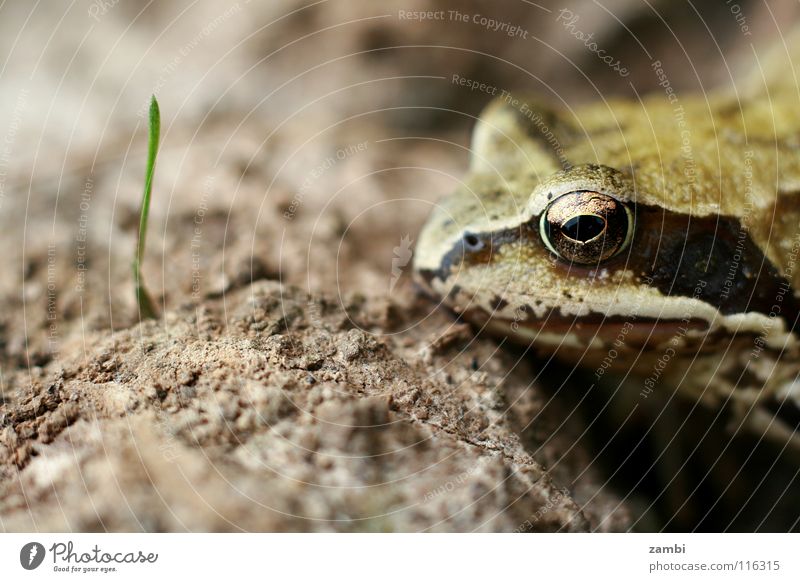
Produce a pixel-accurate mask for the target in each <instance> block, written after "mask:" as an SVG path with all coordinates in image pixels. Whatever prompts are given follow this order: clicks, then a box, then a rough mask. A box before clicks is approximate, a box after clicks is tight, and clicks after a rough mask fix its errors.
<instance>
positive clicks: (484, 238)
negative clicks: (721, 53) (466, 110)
mask: <svg viewBox="0 0 800 582" xmlns="http://www.w3.org/2000/svg"><path fill="white" fill-rule="evenodd" d="M773 69H774V71H773V72H772V73H771V74H772V77H771V80H770V78H768V79H767V80H766V81H765V80H764V77H756V78H755V79H754V81H753V82H751V83H749V84H748V87H747V88H746V90H743V91H740V92H738V93H732V92H728V93H722V92H719V93H714V94H701V95H689V94H680V93H672V92H670V93H660V94H653V95H651V96H648V97H643V98H642V99H641V101H621V100H616V101H614V100H608V101H600V102H597V103H593V104H588V105H585V106H582V107H578V108H566V107H563V106H562V107H559V106H555V105H553V104H550V103H546V102H544V101H543V100H541V99H540V98H537V97H536V96H534V95H515V96H513V98H512V97H508V98H500V99H496V100H495V101H494V102H492V103H491V104H490V105H489V106H488V107H487V109H486V110H485V111H484V113H483V114H482V115H481V117H480V119H479V120H478V122H477V125H476V127H475V129H474V133H473V139H472V148H471V150H472V156H471V163H470V168H469V172H468V174H467V175H466V176H465V177H464V179H463V182H462V184H461V186H460V187H459V188H458V189H457V190H456V191H455V192H453V193H452V194H450V195H448V196H446V197H445V198H444V199H442V200H441V201H440V203H439V204H438V206H437V207H436V209H435V210H434V212H433V213H432V214H431V216H430V218H429V220H428V222H427V223H426V225H425V226H424V228H423V230H422V232H421V233H420V235H419V238H418V241H417V246H416V250H415V274H416V277H417V280H418V281H419V282H420V283H421V284H422V286H423V287H424V288H425V289H426V290H427V291H428V292H429V293H431V294H432V295H434V296H436V297H438V298H440V299H441V300H442V301H443V302H444V303H445V304H446V305H447V306H449V307H450V308H451V309H453V310H455V311H456V312H458V313H459V314H461V315H462V317H464V318H465V319H467V320H469V321H471V322H473V323H474V324H476V325H477V326H478V327H480V328H481V329H484V330H485V331H487V332H490V333H493V334H495V335H499V336H502V337H509V338H511V339H514V340H516V341H518V342H523V343H525V344H530V343H532V344H533V345H534V346H535V348H536V350H537V351H538V352H540V353H541V352H545V353H547V352H550V353H554V354H555V355H556V356H558V357H559V358H561V359H562V360H564V361H566V362H569V363H570V364H572V365H578V366H582V367H585V368H587V369H588V370H590V371H594V373H595V376H597V377H598V378H599V377H600V376H604V375H606V372H608V373H617V374H619V373H622V375H628V376H629V384H631V385H633V386H635V387H634V388H632V389H634V390H641V393H642V394H643V395H645V396H646V395H647V394H648V393H650V392H652V391H653V390H662V391H663V390H670V391H672V389H674V388H675V387H678V388H679V391H680V393H682V394H684V395H686V396H688V397H691V398H695V399H697V400H699V401H700V402H702V403H704V404H706V405H708V406H712V407H717V406H722V405H726V406H729V407H730V408H731V409H733V410H734V411H735V415H734V416H735V419H734V421H732V424H731V426H732V428H733V429H737V430H738V429H739V428H740V426H741V427H747V428H748V429H749V430H755V431H757V432H758V433H759V434H764V435H766V436H768V437H770V438H775V439H778V440H779V441H782V442H790V443H791V444H792V446H794V447H796V446H798V441H799V440H800V439H798V438H796V437H795V435H794V431H795V420H794V419H796V418H797V415H796V411H797V405H798V401H799V400H800V395H799V393H800V384H798V381H797V375H798V370H800V358H799V357H798V356H799V352H800V350H799V349H798V345H799V343H798V332H800V326H798V315H800V300H799V299H798V294H797V291H796V290H797V289H798V288H799V287H800V91H798V87H797V85H796V84H795V82H794V80H792V79H790V81H791V82H788V81H787V80H786V77H787V72H786V69H784V70H783V71H781V70H780V68H779V67H777V66H773ZM653 74H654V75H661V76H662V77H666V72H665V71H663V70H662V69H661V68H660V65H659V64H658V63H655V64H654V65H653ZM767 74H768V75H769V74H770V73H769V71H768V72H767ZM788 76H789V77H791V69H790V70H789V72H788ZM631 378H632V379H633V380H630V379H631ZM776 412H777V414H776Z"/></svg>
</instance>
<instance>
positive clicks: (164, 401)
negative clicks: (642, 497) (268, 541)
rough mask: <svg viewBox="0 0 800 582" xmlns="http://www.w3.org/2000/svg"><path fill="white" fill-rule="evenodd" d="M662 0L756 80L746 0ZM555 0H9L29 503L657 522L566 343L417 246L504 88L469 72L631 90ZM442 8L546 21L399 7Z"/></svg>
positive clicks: (758, 22)
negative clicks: (624, 482) (158, 134)
mask: <svg viewBox="0 0 800 582" xmlns="http://www.w3.org/2000/svg"><path fill="white" fill-rule="evenodd" d="M376 4H377V3H376ZM545 4H546V3H545ZM612 4H614V6H613V7H612V8H613V10H615V11H616V12H615V13H616V14H617V15H618V16H619V17H621V18H624V19H626V21H627V22H630V23H631V24H630V27H631V28H632V29H633V32H634V33H635V34H636V35H638V36H642V35H648V34H650V33H652V31H653V30H655V29H658V30H660V31H661V34H662V36H663V37H664V38H665V39H666V40H664V41H663V42H662V43H661V45H658V42H657V41H656V40H654V41H653V42H654V43H655V44H654V45H653V46H651V47H650V48H651V49H652V50H655V47H657V46H664V47H667V46H671V45H670V44H669V43H674V38H673V39H670V37H669V35H668V34H667V33H668V30H667V29H664V28H663V24H654V17H653V15H652V14H650V13H649V12H648V11H647V10H646V9H645V8H643V7H642V6H641V5H640V3H634V2H622V1H620V2H616V3H612ZM654 4H655V5H656V6H658V7H660V9H661V10H662V11H663V14H664V15H665V18H666V19H667V22H677V21H681V19H683V22H684V23H685V27H686V28H685V30H684V33H683V35H682V37H681V39H682V40H684V41H685V42H686V44H685V46H684V48H686V47H688V48H686V50H688V51H689V56H690V57H691V56H692V55H701V54H702V55H703V59H699V60H698V61H697V62H698V65H697V66H698V67H699V73H698V74H697V75H695V74H693V73H691V71H690V70H689V69H688V68H687V67H682V66H681V65H680V61H681V58H682V57H681V56H680V54H679V53H676V51H675V50H665V51H664V52H663V54H664V57H663V60H664V61H665V62H666V63H669V62H672V63H675V64H674V70H681V71H684V74H683V75H681V74H679V73H676V74H675V75H674V84H675V87H676V89H678V90H684V89H685V90H690V89H697V88H698V83H699V84H700V85H701V88H704V87H705V85H703V83H709V84H715V83H716V84H719V83H724V82H725V81H726V77H725V75H726V74H729V73H727V72H726V71H727V69H725V68H723V67H721V66H720V63H719V59H716V60H715V58H714V57H713V56H711V57H709V56H708V47H709V46H712V47H713V46H714V43H713V42H712V40H714V41H715V42H721V43H722V47H723V48H722V49H720V50H722V51H723V52H719V53H718V54H719V55H723V58H724V55H726V56H727V58H728V59H730V67H731V68H732V70H733V71H734V72H735V71H736V70H737V69H736V66H737V65H736V62H737V61H736V59H735V58H733V57H735V55H737V54H744V55H745V56H748V55H749V53H748V50H746V49H747V46H746V45H742V44H741V43H740V42H736V36H735V34H738V33H737V31H738V29H737V28H735V27H736V22H735V20H733V17H732V16H731V14H729V12H728V11H727V10H728V9H727V8H723V9H714V10H712V12H714V14H712V15H711V16H714V18H712V19H710V20H709V22H712V26H717V25H716V24H713V23H719V24H718V26H719V27H720V28H721V29H724V30H727V31H729V34H728V35H727V36H726V35H720V34H719V33H718V31H716V30H715V31H714V32H715V34H714V35H713V36H709V37H708V38H706V37H705V36H704V35H702V34H696V33H695V32H696V31H702V30H703V25H702V21H701V20H698V19H697V18H693V19H687V17H686V14H685V13H684V12H685V11H688V10H689V8H680V9H677V8H674V7H672V8H670V6H673V4H672V3H667V2H660V3H659V2H656V3H654ZM742 4H745V5H747V4H748V3H744V2H743V3H742ZM145 6H147V8H145ZM548 6H549V5H547V6H546V5H544V4H543V8H536V7H532V6H531V5H530V3H523V2H520V3H508V5H506V6H503V7H502V8H498V7H497V6H495V5H493V4H489V3H485V2H467V3H464V2H458V3H456V2H446V1H432V2H423V1H421V0H416V1H413V2H399V1H395V0H392V1H391V2H386V3H380V5H379V6H373V5H372V3H368V4H365V3H361V2H357V1H352V2H348V1H333V0H331V1H329V2H322V3H317V4H315V5H309V6H306V5H305V4H304V3H301V2H295V1H290V0H284V1H281V2H269V3H257V2H249V1H240V2H229V3H222V4H220V3H218V2H210V1H207V2H195V3H189V2H174V3H173V2H170V3H166V2H162V3H156V5H154V6H149V5H147V3H145V2H125V3H119V4H116V3H113V2H105V3H101V2H88V1H87V2H79V3H78V4H77V5H75V4H73V5H72V6H69V7H68V6H64V7H59V8H58V9H56V8H53V7H50V8H49V9H47V10H44V9H37V8H36V7H35V6H32V5H29V4H28V3H22V2H19V3H14V4H10V5H9V4H4V5H3V6H2V7H1V8H0V14H2V16H0V22H2V24H0V28H2V30H3V31H4V32H5V34H3V35H0V54H4V55H9V56H8V58H7V59H6V61H5V62H4V64H3V65H2V66H1V68H0V77H2V82H0V87H2V91H0V106H1V107H0V112H1V113H0V140H2V137H3V136H4V137H5V140H4V142H2V147H1V148H0V241H1V242H2V248H3V251H4V252H3V255H4V258H5V261H6V270H5V272H4V275H3V277H2V278H0V306H1V307H2V309H0V529H2V530H5V531H20V530H42V531H44V530H69V531H89V530H109V531H140V530H145V531H184V530H191V531H216V530H237V531H238V530H247V531H256V530H258V531H272V530H278V531H309V530H310V531H328V530H332V531H420V530H424V531H587V530H600V531H620V530H626V529H628V528H629V527H631V525H632V524H633V523H634V521H635V520H636V516H638V513H639V512H638V511H636V510H635V509H634V508H633V507H632V504H631V501H630V498H629V497H628V496H626V495H624V493H615V492H614V491H613V490H612V488H610V487H609V486H608V483H607V481H606V477H605V476H604V475H603V474H602V472H601V471H599V469H598V467H597V465H596V464H595V463H593V462H592V453H590V451H589V450H588V449H587V448H586V446H585V442H584V441H580V440H579V438H578V436H579V435H581V434H582V433H583V431H584V428H585V427H584V426H583V425H582V421H581V419H580V418H579V416H578V415H573V414H570V411H569V410H567V409H565V408H564V407H563V406H562V405H561V404H560V403H559V401H558V400H557V399H553V398H551V397H550V396H549V395H548V393H547V392H546V391H545V390H543V389H542V387H541V386H540V384H539V383H537V382H535V381H534V380H533V379H534V378H535V377H536V371H537V369H538V368H537V365H538V364H537V363H536V362H535V361H534V360H532V359H531V358H530V357H526V356H521V354H519V353H515V352H511V351H508V350H506V349H505V347H504V346H500V345H498V344H497V343H496V342H495V341H493V340H491V339H488V338H477V337H475V336H474V335H473V333H472V331H471V330H470V328H469V327H467V326H465V325H463V324H461V323H459V322H457V321H455V320H454V318H453V317H452V316H451V315H450V314H448V313H446V312H444V311H442V310H439V309H437V306H436V305H435V303H434V302H431V301H430V300H429V299H427V298H425V297H422V296H420V295H419V293H418V292H417V290H416V288H415V287H414V286H413V284H412V282H411V280H410V273H409V270H410V267H409V266H408V265H407V264H406V265H400V266H399V267H398V264H393V259H397V258H400V259H401V261H400V262H401V263H402V262H403V260H402V258H403V257H404V256H405V254H406V251H407V250H412V249H413V240H414V238H415V236H416V233H417V232H418V230H419V228H420V226H421V224H422V222H423V221H424V219H425V216H426V215H427V214H428V212H429V211H430V208H431V206H432V204H434V202H435V200H436V199H437V198H438V197H439V196H441V195H442V194H444V193H446V192H447V191H448V190H450V189H451V188H452V187H453V186H454V185H455V184H456V183H457V181H458V180H459V178H460V176H462V175H463V173H464V171H465V169H466V165H467V162H468V153H467V151H466V150H465V148H466V146H467V144H468V141H469V131H470V127H471V125H472V123H473V117H474V115H476V114H477V113H478V111H479V110H480V108H481V107H482V106H483V105H484V104H485V103H486V102H487V101H488V99H489V98H490V96H489V95H488V94H487V92H486V91H483V92H482V91H469V90H468V89H465V88H464V87H463V86H461V85H459V84H457V83H454V82H453V80H452V79H453V75H455V74H457V75H459V76H460V77H467V78H472V79H478V80H480V81H481V82H485V83H487V84H489V85H490V86H492V87H497V88H498V90H499V89H508V90H512V89H518V88H528V89H530V88H533V89H536V90H540V91H542V92H543V93H546V94H547V95H549V96H550V98H555V99H564V100H565V102H571V101H575V102H578V101H581V100H587V99H591V98H596V97H597V96H598V95H605V94H606V93H607V92H609V91H610V92H612V93H616V94H621V95H626V94H629V93H630V92H631V85H630V83H629V82H628V80H627V79H626V80H625V81H624V82H623V81H622V80H621V79H620V78H619V76H618V75H616V74H615V73H614V72H613V71H610V70H609V69H608V68H607V67H598V66H597V64H596V63H595V62H594V59H595V58H596V57H595V55H593V54H592V53H590V52H588V51H587V50H586V48H585V47H584V46H583V45H582V44H581V42H578V41H576V38H575V37H574V36H573V35H570V34H564V30H563V27H562V26H561V25H560V24H556V22H555V19H556V17H557V14H558V11H559V10H560V9H561V8H562V7H561V6H560V5H558V6H556V5H552V6H549V7H548ZM423 8H426V9H436V10H453V9H458V10H460V11H461V12H463V13H469V14H478V13H481V14H485V15H488V16H491V17H493V18H496V19H499V20H502V21H504V22H510V23H512V22H513V23H516V24H517V25H519V26H521V27H522V28H523V29H524V30H525V31H527V33H528V34H529V35H530V36H529V39H528V40H525V39H521V38H511V37H509V36H508V35H503V34H500V33H496V32H491V31H486V30H481V29H480V27H479V26H476V25H474V24H470V23H467V24H458V23H457V22H452V21H451V22H444V23H442V22H433V21H430V22H419V21H409V20H407V19H404V18H401V17H400V16H399V11H401V10H419V9H423ZM570 9H571V10H574V11H575V13H576V14H579V15H581V18H582V24H585V26H586V28H587V30H589V29H591V30H594V31H596V33H597V35H598V37H599V38H602V39H605V41H606V42H607V46H608V47H609V49H608V50H609V51H610V52H612V53H614V54H619V55H620V56H626V55H632V53H631V52H630V51H631V50H632V49H631V47H632V46H638V45H636V44H635V39H632V38H629V37H628V36H626V35H627V33H626V32H625V31H621V30H620V28H619V26H618V24H617V23H616V21H615V20H614V19H611V18H609V17H608V14H607V13H605V12H604V11H603V10H602V9H601V8H600V7H598V5H597V4H595V3H592V2H573V3H571V4H570ZM776 10H778V9H777V8H776ZM782 10H786V11H787V12H790V10H789V9H788V8H786V9H782ZM750 15H751V18H750V21H749V22H750V26H752V27H753V30H754V31H755V32H758V31H759V30H761V31H763V30H768V29H769V26H770V25H771V22H772V21H771V20H770V15H768V14H764V13H763V11H753V12H751V13H750ZM782 16H785V15H784V14H783V13H778V17H779V18H780V17H782ZM729 17H730V18H731V22H733V25H732V24H731V22H728V21H727V20H725V19H726V18H729ZM731 26H733V27H734V28H733V29H732V28H731ZM731 30H732V31H733V32H730V31H731ZM693 31H694V32H693ZM729 36H730V37H731V39H732V40H731V41H730V42H728V44H725V39H726V38H728V37H729ZM650 38H654V37H652V36H651V37H650ZM692 39H694V42H692ZM710 39H712V40H710ZM729 47H730V51H728V48H729ZM742 47H743V48H742ZM673 49H674V47H673ZM637 50H638V49H637ZM715 54H717V53H715ZM749 56H752V55H749ZM630 61H631V65H630V66H631V71H632V72H633V74H634V77H632V78H636V79H640V80H641V84H640V85H637V90H640V91H647V90H658V85H657V81H658V80H657V79H656V78H655V77H652V76H651V75H650V74H649V69H648V63H649V62H650V61H649V60H646V59H638V60H637V59H636V58H634V56H631V57H630ZM726 62H727V61H726ZM701 79H702V81H701ZM727 80H728V81H730V77H728V79H727ZM151 92H155V93H156V94H157V95H158V96H159V99H160V102H161V107H162V112H163V113H162V114H163V140H162V144H163V145H162V152H161V155H160V157H159V163H158V169H157V176H156V189H155V192H154V202H153V209H152V214H151V227H150V232H149V235H148V248H147V260H146V263H145V278H146V280H147V282H148V284H149V286H150V288H151V290H152V291H153V294H154V295H155V297H156V299H157V302H158V304H159V306H160V314H159V318H158V319H156V320H151V321H147V322H144V323H141V324H140V323H139V322H138V313H137V309H136V306H135V303H134V301H133V291H132V282H131V274H130V259H131V256H132V252H133V248H134V245H135V240H136V228H137V221H138V205H139V197H140V195H141V186H142V175H143V172H144V153H145V131H146V127H145V120H144V115H143V114H144V111H145V110H146V109H145V108H146V104H147V101H148V99H149V96H150V93H151ZM623 498H624V499H623Z"/></svg>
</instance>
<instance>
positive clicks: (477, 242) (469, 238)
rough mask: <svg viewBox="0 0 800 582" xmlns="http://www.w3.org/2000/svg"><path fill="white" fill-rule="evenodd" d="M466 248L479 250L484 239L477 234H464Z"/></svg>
mask: <svg viewBox="0 0 800 582" xmlns="http://www.w3.org/2000/svg"><path fill="white" fill-rule="evenodd" d="M464 248H465V249H466V250H468V251H472V252H475V251H479V250H481V249H482V248H483V241H482V240H481V239H480V237H478V236H477V235H474V234H471V233H468V234H465V235H464Z"/></svg>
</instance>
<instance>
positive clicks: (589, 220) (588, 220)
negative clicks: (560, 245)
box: [561, 214, 606, 242]
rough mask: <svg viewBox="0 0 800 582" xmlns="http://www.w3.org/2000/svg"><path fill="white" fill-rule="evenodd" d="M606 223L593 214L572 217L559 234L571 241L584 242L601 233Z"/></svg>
mask: <svg viewBox="0 0 800 582" xmlns="http://www.w3.org/2000/svg"><path fill="white" fill-rule="evenodd" d="M605 227H606V221H605V220H603V219H602V218H600V217H599V216H596V215H594V214H581V215H579V216H573V217H572V218H570V219H569V220H568V221H567V222H565V223H564V225H563V226H562V227H561V232H563V233H564V234H565V235H567V236H568V237H569V238H571V239H572V240H577V241H580V242H586V241H589V240H592V239H593V238H594V237H596V236H597V235H598V234H600V233H601V232H603V229H605Z"/></svg>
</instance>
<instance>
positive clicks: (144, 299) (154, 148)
mask: <svg viewBox="0 0 800 582" xmlns="http://www.w3.org/2000/svg"><path fill="white" fill-rule="evenodd" d="M160 136H161V112H160V111H159V109H158V101H156V97H155V95H153V98H152V100H151V101H150V130H149V132H148V140H147V169H146V171H145V178H144V193H143V194H142V209H141V213H140V215H139V238H138V240H137V243H136V256H135V257H134V259H133V280H134V285H135V289H136V303H137V304H138V306H139V319H149V318H153V317H156V310H155V306H154V304H153V300H152V299H151V298H150V294H149V293H148V292H147V288H146V287H145V284H144V281H143V280H142V261H143V260H144V248H145V242H146V239H147V219H148V217H149V215H150V195H151V194H152V192H153V175H154V174H155V169H156V156H157V155H158V141H159V138H160Z"/></svg>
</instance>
